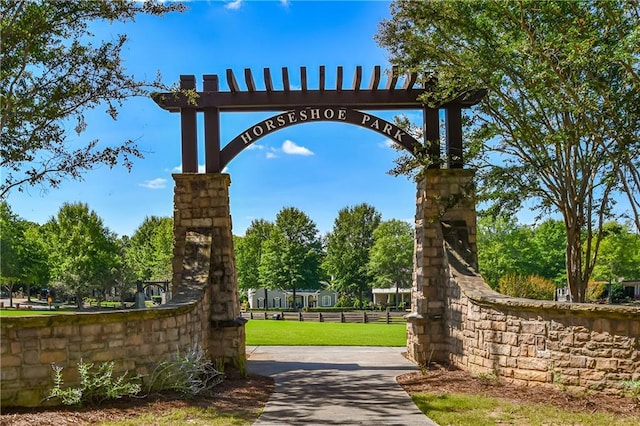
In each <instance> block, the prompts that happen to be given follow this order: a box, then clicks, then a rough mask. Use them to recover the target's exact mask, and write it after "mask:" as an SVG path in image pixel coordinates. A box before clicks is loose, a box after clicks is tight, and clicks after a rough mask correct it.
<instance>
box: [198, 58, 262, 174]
mask: <svg viewBox="0 0 640 426" xmlns="http://www.w3.org/2000/svg"><path fill="white" fill-rule="evenodd" d="M249 74H251V72H249ZM245 78H246V70H245ZM203 79H204V83H203V86H204V90H205V91H206V92H218V91H219V90H220V82H219V81H218V76H217V75H205V76H203ZM247 85H248V84H247ZM204 161H205V172H206V173H219V172H220V111H219V110H218V108H207V109H205V110H204Z"/></svg>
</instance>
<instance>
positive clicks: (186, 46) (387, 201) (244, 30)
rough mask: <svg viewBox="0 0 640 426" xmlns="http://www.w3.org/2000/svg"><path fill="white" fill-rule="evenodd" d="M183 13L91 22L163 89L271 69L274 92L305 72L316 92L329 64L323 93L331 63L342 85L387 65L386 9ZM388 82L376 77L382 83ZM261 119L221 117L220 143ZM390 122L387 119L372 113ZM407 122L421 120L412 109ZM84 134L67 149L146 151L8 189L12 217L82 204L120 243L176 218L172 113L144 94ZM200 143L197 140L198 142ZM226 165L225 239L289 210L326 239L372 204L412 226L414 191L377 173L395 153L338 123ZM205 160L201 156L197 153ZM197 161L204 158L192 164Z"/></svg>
mask: <svg viewBox="0 0 640 426" xmlns="http://www.w3.org/2000/svg"><path fill="white" fill-rule="evenodd" d="M187 4H188V6H189V10H188V11H186V12H184V13H175V14H170V15H166V16H164V17H161V18H158V17H147V16H143V17H138V18H137V19H136V21H135V23H128V24H121V23H118V24H115V25H111V24H108V23H100V24H98V25H96V26H95V27H94V32H95V34H96V36H97V37H99V38H102V39H110V38H115V37H116V35H117V34H120V33H125V34H127V35H128V37H129V42H128V43H127V45H126V46H125V48H124V52H123V59H124V66H125V67H126V69H127V71H128V72H129V73H130V74H133V75H135V76H137V77H145V78H147V79H153V78H154V77H155V75H156V73H157V72H158V71H159V72H160V73H161V75H162V79H163V81H164V82H165V83H166V84H173V83H177V82H178V81H179V76H180V75H181V74H192V75H195V76H196V83H197V85H198V86H197V87H200V88H201V87H202V86H201V84H202V75H203V74H218V75H219V76H220V79H221V90H228V87H227V86H226V78H225V77H224V76H225V70H226V69H227V68H231V69H233V70H234V72H235V74H236V77H237V78H238V81H239V82H240V84H241V85H243V84H244V83H243V81H244V80H243V79H242V78H241V76H242V75H243V70H244V68H251V69H252V71H253V74H254V78H255V80H256V84H257V85H258V86H260V85H264V83H263V81H262V69H263V68H265V67H270V68H271V69H272V75H273V79H274V85H275V86H276V87H277V86H279V85H280V87H281V80H280V68H281V67H283V66H286V67H288V68H289V74H290V78H291V85H292V86H293V87H296V86H298V87H299V77H298V76H299V68H300V67H301V66H306V67H307V73H308V79H309V87H310V88H316V87H317V85H318V80H317V74H318V69H319V66H320V65H325V66H326V72H327V87H331V85H332V84H335V78H336V77H335V76H336V67H337V66H338V65H341V66H343V67H344V73H345V75H344V81H345V86H348V85H350V84H351V81H352V79H353V73H354V70H355V68H356V66H357V65H361V66H362V67H363V79H362V81H363V82H364V84H363V85H366V84H368V82H369V79H370V75H371V73H372V70H373V67H374V65H381V66H382V68H383V69H387V68H389V63H388V60H387V54H386V51H385V50H383V49H381V48H379V47H378V46H377V44H376V42H375V41H374V39H373V37H374V34H375V33H376V31H377V25H378V23H379V22H380V21H381V20H382V19H383V18H385V17H388V16H389V2H384V1H357V2H338V1H322V2H306V1H304V2H303V1H291V2H288V1H287V2H285V1H233V2H220V1H194V2H188V3H187ZM384 81H385V80H383V82H384ZM271 115H273V112H268V113H227V114H223V115H222V117H221V134H222V144H223V145H224V144H225V143H226V142H228V141H230V140H231V139H233V138H234V137H235V136H236V135H238V134H239V133H240V132H242V131H244V130H245V129H247V128H248V127H250V126H252V125H253V124H255V123H256V122H258V121H260V120H261V119H263V118H266V117H268V116H271ZM378 115H380V116H382V117H383V118H387V119H389V120H390V119H391V117H392V116H393V113H388V112H385V113H380V114H378ZM415 118H416V119H420V115H419V112H417V111H416V113H415ZM87 121H88V123H89V127H88V130H87V132H85V133H84V134H83V135H82V136H81V137H79V138H78V137H76V136H75V134H74V133H73V132H71V133H70V135H71V138H72V142H73V143H76V142H81V141H85V140H91V139H93V138H99V139H100V141H101V143H102V144H103V145H106V144H117V143H121V142H122V141H124V140H126V139H133V140H136V141H137V143H138V145H139V147H140V148H141V149H142V150H143V151H144V152H145V158H144V159H142V160H137V161H136V162H135V165H134V167H133V170H132V171H131V172H130V173H129V172H127V170H126V169H124V168H123V167H117V168H114V169H109V168H108V167H102V168H98V169H97V170H93V171H90V172H88V173H87V174H85V176H84V180H83V181H79V182H78V181H66V182H64V183H63V184H62V185H61V187H60V188H58V189H49V190H46V191H43V190H42V188H40V187H33V188H29V189H28V190H27V191H26V192H25V193H19V192H17V191H13V192H12V193H11V194H10V196H9V198H8V202H9V204H10V206H11V208H12V209H13V211H14V212H15V213H16V214H18V215H19V216H21V217H23V218H25V219H28V220H32V221H35V222H38V223H44V222H46V221H47V220H48V219H49V218H50V217H51V216H53V215H55V214H56V213H57V211H58V209H59V208H60V206H61V205H62V204H63V203H64V202H84V203H87V204H88V205H89V207H90V208H91V209H93V210H95V211H96V212H97V213H98V215H99V216H100V217H102V218H103V220H104V223H105V225H106V226H108V227H109V228H110V229H111V230H112V231H114V232H116V233H117V234H119V235H131V234H132V233H133V232H134V231H135V229H136V228H137V227H138V226H139V225H140V224H141V223H142V221H143V220H144V218H145V217H146V216H150V215H157V216H171V215H172V214H173V179H172V177H171V174H172V173H175V171H176V170H178V169H177V168H178V167H179V166H180V162H181V159H180V121H179V115H178V114H172V113H169V112H167V111H164V110H162V109H161V108H159V107H158V106H157V105H156V104H155V103H154V102H153V101H152V100H151V99H150V98H137V99H132V100H130V101H127V102H126V104H125V105H124V107H123V108H122V109H120V114H119V117H118V120H117V121H113V120H111V119H110V118H109V117H108V116H107V114H106V112H105V108H99V109H97V110H94V111H92V112H90V113H89V115H88V116H87ZM199 142H200V143H201V142H202V134H200V135H199ZM251 148H252V149H245V150H244V151H243V152H241V153H240V154H239V155H238V156H237V157H236V158H234V159H233V160H232V161H231V163H230V164H229V166H228V170H227V172H228V173H229V174H230V175H231V187H230V199H231V214H232V217H233V232H234V234H236V235H242V234H244V232H245V230H246V228H247V226H248V225H249V224H250V223H251V220H252V219H257V218H264V219H267V220H274V219H275V216H276V214H277V213H278V211H279V210H280V209H281V208H283V207H286V206H294V207H297V208H299V209H301V210H303V211H304V212H306V213H307V214H308V215H309V216H310V217H311V219H312V220H313V221H314V222H315V223H316V224H317V226H318V229H319V230H320V231H321V232H323V233H324V232H328V231H330V230H331V228H332V226H333V221H334V219H335V217H336V216H337V213H338V211H339V210H340V209H341V208H343V207H346V206H353V205H356V204H359V203H363V202H366V203H369V204H371V205H373V206H374V207H376V208H377V209H378V211H379V212H380V213H381V214H382V217H383V219H384V220H387V219H392V218H397V219H402V220H407V221H411V222H412V221H413V216H414V213H415V184H414V183H413V182H412V181H410V180H409V179H407V178H404V177H393V176H390V175H388V174H387V173H386V172H387V171H388V170H389V169H390V168H391V167H392V166H393V159H394V158H395V157H396V155H397V154H396V151H395V150H394V149H392V148H390V147H389V146H388V145H387V141H386V140H385V139H384V137H383V136H381V135H380V134H378V133H375V132H372V131H370V130H367V129H364V128H361V127H357V126H353V125H349V124H342V123H329V122H321V123H308V124H304V125H297V126H291V127H288V128H286V129H283V130H280V131H277V132H275V133H273V134H271V135H269V136H267V137H264V138H262V139H260V140H259V141H258V142H257V143H256V144H254V145H252V146H251ZM200 151H201V152H202V149H200ZM200 163H201V164H203V163H204V161H201V162H200Z"/></svg>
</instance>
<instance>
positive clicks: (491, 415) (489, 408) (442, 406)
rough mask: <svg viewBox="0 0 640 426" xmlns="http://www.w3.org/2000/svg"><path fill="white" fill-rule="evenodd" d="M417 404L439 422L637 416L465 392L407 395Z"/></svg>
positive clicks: (480, 424)
mask: <svg viewBox="0 0 640 426" xmlns="http://www.w3.org/2000/svg"><path fill="white" fill-rule="evenodd" d="M411 398H412V399H413V402H414V403H415V404H416V405H417V406H418V408H419V409H420V410H421V411H422V412H423V413H424V414H426V415H427V416H428V417H429V418H430V419H432V420H433V421H434V422H436V423H438V424H441V425H452V426H455V425H460V426H490V425H504V424H509V425H523V426H524V425H527V426H536V425H540V426H542V425H582V426H610V425H612V424H615V425H616V426H632V425H633V426H635V425H637V424H638V419H637V418H631V417H621V416H614V415H613V414H608V413H588V412H584V413H583V412H579V413H576V412H571V411H565V410H562V409H559V408H557V407H554V406H551V405H541V404H514V403H510V402H507V401H502V400H500V399H498V398H490V397H485V396H481V395H467V394H455V393H454V394H448V393H447V394H435V393H418V394H414V395H412V396H411Z"/></svg>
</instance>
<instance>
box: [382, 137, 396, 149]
mask: <svg viewBox="0 0 640 426" xmlns="http://www.w3.org/2000/svg"><path fill="white" fill-rule="evenodd" d="M379 145H380V147H383V148H393V147H394V146H396V143H395V142H394V141H392V140H391V139H385V140H383V141H382V142H380V144H379Z"/></svg>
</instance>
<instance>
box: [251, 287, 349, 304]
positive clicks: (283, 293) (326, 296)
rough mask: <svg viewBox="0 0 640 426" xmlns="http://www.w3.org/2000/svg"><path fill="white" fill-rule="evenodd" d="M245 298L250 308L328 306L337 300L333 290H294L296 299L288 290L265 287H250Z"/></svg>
mask: <svg viewBox="0 0 640 426" xmlns="http://www.w3.org/2000/svg"><path fill="white" fill-rule="evenodd" d="M247 299H248V302H249V308H251V309H264V308H265V305H266V308H267V309H302V308H317V307H321V308H330V307H332V306H335V304H336V302H337V301H338V293H337V292H336V291H333V290H327V289H320V290H296V300H295V303H294V301H293V292H292V291H289V290H268V289H265V288H258V289H254V288H250V289H249V290H247Z"/></svg>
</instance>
